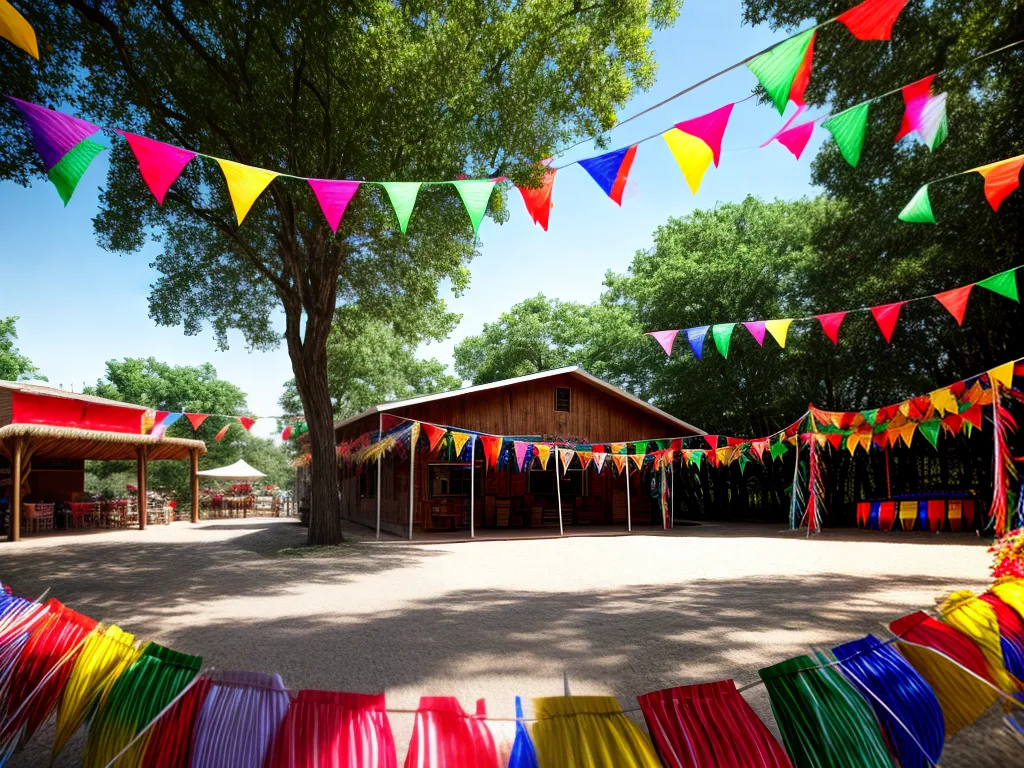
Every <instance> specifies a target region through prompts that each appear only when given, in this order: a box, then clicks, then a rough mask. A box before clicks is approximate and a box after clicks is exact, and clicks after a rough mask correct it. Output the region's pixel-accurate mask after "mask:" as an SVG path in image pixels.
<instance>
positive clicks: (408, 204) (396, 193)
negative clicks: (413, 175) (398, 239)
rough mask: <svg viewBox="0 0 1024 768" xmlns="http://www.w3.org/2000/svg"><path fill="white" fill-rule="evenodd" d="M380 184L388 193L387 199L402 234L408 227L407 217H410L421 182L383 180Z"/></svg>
mask: <svg viewBox="0 0 1024 768" xmlns="http://www.w3.org/2000/svg"><path fill="white" fill-rule="evenodd" d="M381 186H382V187H384V191H385V192H387V193H388V200H390V201H391V207H393V208H394V209H395V215H396V216H397V217H398V226H399V228H400V229H401V230H402V234H403V235H404V234H405V230H406V229H408V228H409V219H410V218H412V209H413V208H414V207H415V206H416V195H418V194H419V193H420V186H421V184H420V182H418V181H383V182H381Z"/></svg>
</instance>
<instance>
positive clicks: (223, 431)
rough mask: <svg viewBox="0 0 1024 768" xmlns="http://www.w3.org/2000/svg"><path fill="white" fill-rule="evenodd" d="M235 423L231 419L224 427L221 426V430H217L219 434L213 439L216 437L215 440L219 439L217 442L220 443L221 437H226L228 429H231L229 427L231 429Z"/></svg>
mask: <svg viewBox="0 0 1024 768" xmlns="http://www.w3.org/2000/svg"><path fill="white" fill-rule="evenodd" d="M233 423H234V422H232V421H229V422H228V423H227V424H225V425H224V426H223V427H221V428H220V429H219V430H218V431H217V434H216V435H215V436H214V438H213V439H214V440H216V441H217V442H218V443H219V442H220V440H221V438H222V437H224V435H226V434H227V433H228V430H229V429H231V425H232V424H233Z"/></svg>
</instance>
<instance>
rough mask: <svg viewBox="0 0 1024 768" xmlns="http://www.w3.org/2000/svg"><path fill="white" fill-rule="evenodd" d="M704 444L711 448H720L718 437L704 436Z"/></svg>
mask: <svg viewBox="0 0 1024 768" xmlns="http://www.w3.org/2000/svg"><path fill="white" fill-rule="evenodd" d="M703 437H704V442H705V443H707V444H708V446H709V447H711V448H717V447H718V435H704V436H703Z"/></svg>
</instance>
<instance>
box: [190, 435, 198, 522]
mask: <svg viewBox="0 0 1024 768" xmlns="http://www.w3.org/2000/svg"><path fill="white" fill-rule="evenodd" d="M188 458H189V470H190V473H191V474H190V477H191V479H192V523H193V524H195V523H198V522H199V475H198V474H197V473H198V472H199V451H198V450H197V449H195V448H193V449H191V450H190V451H189V452H188Z"/></svg>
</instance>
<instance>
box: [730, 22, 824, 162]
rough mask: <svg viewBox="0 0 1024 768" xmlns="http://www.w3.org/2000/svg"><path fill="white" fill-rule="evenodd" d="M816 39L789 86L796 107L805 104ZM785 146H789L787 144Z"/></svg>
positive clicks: (798, 155)
mask: <svg viewBox="0 0 1024 768" xmlns="http://www.w3.org/2000/svg"><path fill="white" fill-rule="evenodd" d="M817 37H818V33H817V32H815V33H814V34H813V35H811V42H810V43H808V45H807V51H806V52H805V53H804V60H803V61H802V62H800V69H798V70H797V71H796V75H795V76H794V77H793V82H792V84H791V85H790V86H789V100H790V101H792V102H793V103H794V104H796V105H797V106H798V107H800V106H803V105H804V104H805V103H806V102H805V101H804V92H805V91H806V90H807V85H808V84H809V83H810V82H811V66H812V64H813V62H814V41H815V39H817ZM812 125H813V123H812ZM798 127H802V126H798ZM794 130H796V129H794ZM810 137H811V134H810V131H808V132H807V138H808V139H809V138H810ZM783 143H785V142H783ZM804 144H805V145H806V144H807V141H806V140H804ZM786 146H789V145H788V144H787V145H786ZM791 151H792V150H791ZM800 151H801V152H802V151H803V150H802V149H801V150H800ZM794 154H795V155H796V156H797V159H800V154H799V153H798V152H794ZM715 167H718V163H717V162H715Z"/></svg>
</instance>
